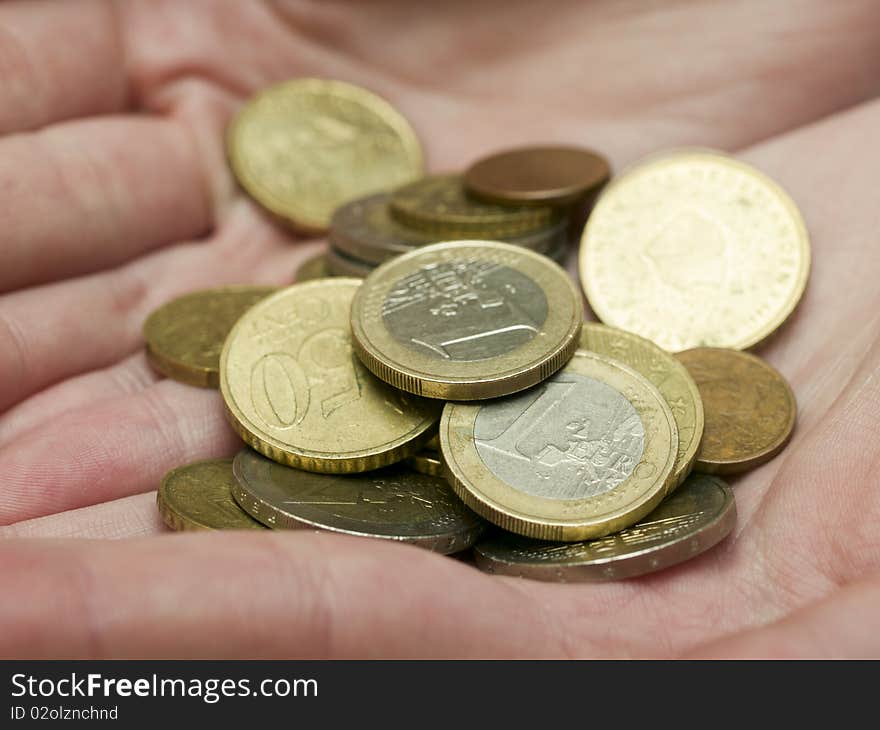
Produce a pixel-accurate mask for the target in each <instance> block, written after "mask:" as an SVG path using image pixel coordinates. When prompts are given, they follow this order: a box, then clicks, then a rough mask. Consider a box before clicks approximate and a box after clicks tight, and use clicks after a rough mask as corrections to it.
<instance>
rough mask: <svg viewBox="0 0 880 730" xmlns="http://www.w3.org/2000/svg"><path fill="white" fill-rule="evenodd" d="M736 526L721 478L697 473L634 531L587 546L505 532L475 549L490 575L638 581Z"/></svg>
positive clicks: (694, 552) (696, 551)
mask: <svg viewBox="0 0 880 730" xmlns="http://www.w3.org/2000/svg"><path fill="white" fill-rule="evenodd" d="M735 522H736V502H735V501H734V498H733V492H732V491H731V490H730V487H728V486H727V485H726V484H725V483H724V482H723V481H721V480H720V479H718V478H717V477H711V476H706V475H704V474H693V475H691V476H690V477H688V478H687V479H686V480H685V482H684V484H682V485H681V487H680V488H679V489H678V490H677V491H676V492H675V494H673V495H672V496H671V497H669V498H668V499H665V500H664V501H663V502H661V503H660V506H659V507H657V509H655V510H654V511H653V512H651V513H650V514H649V515H648V516H647V517H645V518H644V519H643V520H641V521H640V522H637V523H636V524H634V525H633V526H632V527H628V528H626V529H625V530H623V531H622V532H618V533H617V534H615V535H608V536H607V537H602V538H600V539H598V540H586V541H583V542H544V541H542V540H533V539H531V538H528V537H520V536H518V535H513V534H511V533H509V532H507V533H506V532H502V531H501V530H496V531H494V532H493V533H492V534H491V535H489V536H487V537H486V538H483V539H482V540H480V541H479V542H478V543H477V544H476V546H475V547H474V556H475V558H476V563H477V567H479V568H480V569H481V570H484V571H486V572H487V573H497V574H499V575H516V576H520V577H522V578H531V579H533V580H547V581H558V582H561V583H575V582H597V581H605V580H622V579H624V578H635V577H636V576H639V575H644V574H646V573H653V572H655V571H657V570H663V569H664V568H669V567H671V566H673V565H677V564H678V563H682V562H684V561H685V560H689V559H690V558H693V557H696V556H697V555H699V554H700V553H703V552H705V551H706V550H708V549H709V548H711V547H714V546H715V545H716V544H718V543H719V542H721V541H722V540H723V539H724V538H725V537H727V535H728V534H730V531H731V530H732V529H733V525H734V523H735Z"/></svg>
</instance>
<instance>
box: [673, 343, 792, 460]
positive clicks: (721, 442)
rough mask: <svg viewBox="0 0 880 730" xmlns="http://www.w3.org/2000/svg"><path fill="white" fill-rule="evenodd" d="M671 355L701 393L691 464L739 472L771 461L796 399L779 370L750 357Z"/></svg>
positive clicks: (718, 352) (700, 352)
mask: <svg viewBox="0 0 880 730" xmlns="http://www.w3.org/2000/svg"><path fill="white" fill-rule="evenodd" d="M676 357H677V358H678V359H679V360H680V361H681V362H682V363H683V364H684V366H685V367H686V368H687V369H688V372H689V373H690V374H691V375H692V376H693V378H694V380H695V381H696V383H697V387H698V388H699V389H700V395H701V397H702V400H703V408H704V409H705V413H706V427H705V429H704V432H703V442H702V444H701V445H700V450H699V453H698V454H697V461H696V464H695V466H694V468H695V469H697V470H698V471H702V472H706V473H707V474H738V473H740V472H744V471H748V470H749V469H753V468H755V467H756V466H760V465H761V464H763V463H765V462H767V461H770V459H772V458H773V457H774V456H776V455H777V454H778V453H779V452H780V451H782V449H783V448H784V447H785V445H786V444H787V443H788V440H789V439H790V438H791V434H792V431H793V430H794V424H795V420H796V418H797V401H796V400H795V397H794V393H793V392H792V390H791V387H790V386H789V385H788V383H787V382H786V380H785V378H784V377H782V375H781V374H780V373H779V371H778V370H776V369H775V368H773V367H772V366H771V365H769V364H768V363H766V362H764V361H763V360H761V359H760V358H759V357H756V356H755V355H751V354H749V353H747V352H737V351H736V350H725V349H722V348H714V347H698V348H694V349H693V350H686V351H685V352H680V353H678V355H676Z"/></svg>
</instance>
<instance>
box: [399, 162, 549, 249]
mask: <svg viewBox="0 0 880 730" xmlns="http://www.w3.org/2000/svg"><path fill="white" fill-rule="evenodd" d="M391 213H392V215H394V216H395V217H396V218H397V219H398V220H399V221H401V222H403V223H405V224H406V225H408V226H412V227H413V228H418V229H420V230H423V231H430V232H432V233H437V234H439V235H441V236H444V237H445V238H449V239H452V238H495V239H497V238H501V237H504V236H521V235H524V234H527V233H532V232H534V231H536V230H538V229H539V228H546V227H547V226H550V225H552V224H554V223H556V222H558V221H559V220H561V218H562V213H561V212H560V211H558V210H556V209H555V208H550V207H549V206H540V207H534V206H524V205H520V206H510V205H506V206H505V205H496V204H494V203H484V202H481V201H479V200H477V199H475V198H472V197H470V196H468V195H467V194H466V193H465V191H464V186H463V185H462V179H461V175H429V176H428V177H423V178H421V179H420V180H416V181H415V182H413V183H410V184H408V185H405V186H403V187H402V188H398V189H397V190H395V191H394V192H393V193H392V194H391Z"/></svg>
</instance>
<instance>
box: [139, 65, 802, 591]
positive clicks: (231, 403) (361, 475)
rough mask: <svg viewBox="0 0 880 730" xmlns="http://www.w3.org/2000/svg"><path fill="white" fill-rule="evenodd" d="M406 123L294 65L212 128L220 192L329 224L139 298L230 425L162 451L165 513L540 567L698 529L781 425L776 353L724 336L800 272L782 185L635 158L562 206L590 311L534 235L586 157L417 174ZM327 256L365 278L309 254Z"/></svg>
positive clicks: (661, 545)
mask: <svg viewBox="0 0 880 730" xmlns="http://www.w3.org/2000/svg"><path fill="white" fill-rule="evenodd" d="M414 140H415V135H414V134H413V133H412V130H411V129H410V127H409V125H408V124H407V123H406V122H405V120H403V118H402V117H401V116H400V115H399V113H397V112H396V111H395V110H393V109H392V108H391V107H390V106H388V105H387V103H386V102H384V101H382V100H381V99H378V97H375V96H373V95H372V94H370V93H369V92H367V91H365V90H363V89H357V88H355V87H351V86H349V85H347V84H341V83H340V82H331V81H322V80H315V79H308V80H301V81H295V82H289V83H287V84H284V85H281V86H279V87H275V88H273V89H270V90H268V91H266V92H264V93H263V94H261V95H259V96H258V97H256V99H255V100H253V101H252V102H251V103H250V104H248V105H247V106H246V107H245V108H244V110H243V111H242V112H241V114H240V115H239V117H238V118H237V120H236V122H235V123H234V124H233V125H232V127H231V132H230V138H229V143H230V158H231V160H232V164H233V169H234V170H235V172H236V174H237V176H238V178H239V180H240V181H241V184H242V186H243V187H244V188H245V190H247V191H248V192H249V193H250V194H251V195H252V196H253V197H254V198H255V199H256V200H257V201H258V202H260V203H261V204H262V205H263V206H264V207H265V208H266V209H267V210H269V211H271V212H272V213H273V214H274V215H276V216H281V217H282V218H284V219H285V220H286V221H287V222H288V223H292V224H294V225H296V226H297V228H299V229H300V230H313V231H316V230H322V229H325V228H329V231H330V235H329V238H330V243H331V249H330V251H329V253H328V256H327V258H326V259H325V260H323V261H321V262H320V265H318V266H316V267H315V268H316V269H318V270H317V271H316V272H314V273H315V280H312V281H303V282H301V283H296V284H294V285H292V286H289V287H286V288H282V289H278V290H273V291H271V292H269V291H267V290H266V289H265V288H260V287H234V288H225V289H216V290H210V291H206V292H199V293H194V294H191V295H187V296H185V297H182V298H180V299H178V300H175V301H172V302H169V303H168V304H166V305H165V306H163V307H162V308H160V309H159V310H158V311H157V312H155V313H154V314H153V315H151V316H150V318H149V319H148V321H147V323H146V324H145V328H144V332H145V339H146V342H147V350H148V354H149V358H150V362H151V363H152V364H153V365H154V367H156V368H157V369H158V370H159V371H160V372H163V373H165V374H166V375H168V376H169V377H173V378H176V379H178V380H181V381H183V382H188V383H190V384H194V385H202V386H214V387H216V386H217V385H218V384H219V388H220V390H221V393H222V397H223V401H224V403H225V406H226V410H227V413H228V416H229V420H230V423H231V424H232V427H233V428H234V429H235V431H236V432H237V433H238V434H239V435H240V436H241V438H242V440H243V441H244V443H245V444H247V448H244V449H243V450H242V451H241V452H240V453H239V454H238V455H237V456H236V457H235V458H234V459H233V460H212V461H207V462H200V463H197V464H192V465H187V466H184V467H180V468H178V469H175V470H174V471H172V472H171V473H169V474H168V475H167V476H166V478H165V480H164V481H163V483H162V485H161V487H160V489H159V492H158V502H159V509H160V511H161V513H162V515H163V517H164V519H165V521H166V523H167V524H168V525H169V526H171V527H172V528H174V529H205V528H211V529H218V528H232V529H250V528H255V529H263V528H264V527H269V528H275V529H288V528H309V529H321V530H330V531H336V532H341V533H347V534H352V535H360V536H368V537H373V538H380V539H392V540H398V541H402V542H409V543H412V544H416V545H420V546H423V547H426V548H429V549H432V550H435V551H438V552H442V553H450V554H451V553H461V552H462V551H465V550H468V549H472V551H473V552H472V554H473V557H474V560H475V562H476V564H477V566H478V567H480V568H481V569H484V570H486V571H488V572H494V573H505V574H512V575H521V576H526V577H531V578H536V579H544V580H558V581H592V580H607V579H615V578H627V577H633V576H636V575H640V574H643V573H646V572H650V571H654V570H658V569H661V568H664V567H667V566H670V565H674V564H676V563H679V562H681V561H683V560H686V559H688V558H691V557H694V556H695V555H698V554H700V553H702V552H703V551H705V550H707V549H708V548H710V547H712V546H713V545H715V544H717V543H718V542H720V541H721V540H722V539H723V538H724V537H725V536H726V535H727V534H729V533H730V531H731V530H732V528H733V525H734V522H735V516H736V508H735V501H734V498H733V493H732V491H731V489H730V487H729V486H728V485H727V484H726V483H725V482H723V481H722V480H721V479H719V478H718V477H717V476H714V475H719V474H721V475H723V474H736V473H739V472H742V471H745V470H747V469H750V468H753V467H756V466H758V465H760V464H762V463H764V462H766V461H768V460H769V459H771V458H773V457H774V456H775V455H776V454H777V453H779V451H780V450H781V449H782V448H783V447H784V445H785V443H786V442H787V440H788V438H789V437H790V435H791V433H792V430H793V428H794V423H795V418H796V410H797V407H796V402H795V399H794V395H793V393H792V391H791V389H790V388H789V386H788V384H787V383H786V381H785V380H784V378H783V377H782V376H781V374H780V373H778V372H777V371H776V370H775V369H773V368H772V367H771V366H770V365H768V364H767V363H765V362H764V361H762V360H760V359H759V358H758V357H756V356H755V355H752V354H749V353H746V352H743V351H742V350H743V349H744V348H747V347H751V346H753V345H755V344H757V343H758V342H760V341H761V340H763V339H765V338H766V337H768V336H769V335H770V334H771V333H772V332H774V331H775V330H776V329H777V328H778V327H779V326H780V325H781V324H782V323H783V322H784V321H785V319H786V318H787V317H788V315H789V314H790V313H791V312H792V311H793V310H794V308H795V306H796V305H797V302H798V300H799V299H800V297H801V295H802V293H803V291H804V287H805V284H806V280H807V275H808V272H809V265H810V256H809V239H808V236H807V233H806V230H805V228H804V225H803V222H802V220H801V217H800V214H799V213H798V211H797V208H796V207H795V205H794V203H793V202H792V201H791V200H790V199H789V198H788V196H787V195H786V194H785V193H784V192H783V191H782V190H781V189H780V188H779V187H778V186H776V185H775V183H773V182H772V181H770V180H769V179H767V178H766V177H765V176H763V175H762V174H761V173H759V172H758V171H757V170H754V169H752V168H750V167H748V166H746V165H744V164H743V163H740V162H737V161H736V160H733V159H732V158H729V157H727V156H726V155H723V154H721V153H715V152H708V151H702V150H701V151H687V150H686V151H676V152H671V153H666V154H663V155H658V156H655V157H652V158H649V159H647V160H644V161H642V162H640V163H638V164H636V165H634V166H633V167H631V168H629V169H628V170H626V171H624V173H623V174H621V175H619V176H618V177H616V178H615V179H614V180H613V181H612V182H611V183H610V184H608V185H607V186H606V187H605V189H604V191H603V192H602V193H601V194H600V196H599V197H598V199H597V201H596V203H595V206H594V207H593V210H592V213H591V214H590V217H589V219H588V220H587V222H586V225H585V227H584V229H583V235H582V238H581V249H580V273H581V283H582V285H583V287H584V291H585V293H586V295H587V298H588V301H589V303H590V306H591V308H592V310H593V312H594V313H595V314H596V315H597V316H598V317H599V318H600V319H601V320H602V321H603V322H604V323H605V324H598V323H594V322H584V320H583V300H582V297H581V293H580V291H579V290H578V289H577V288H576V287H575V285H574V283H573V281H572V279H571V278H570V277H569V276H568V274H566V272H565V271H564V270H563V269H562V268H560V267H559V266H558V265H557V264H556V263H554V262H553V261H552V259H551V257H550V256H548V254H551V253H552V250H553V249H552V244H551V243H548V240H550V239H552V238H553V237H554V236H557V235H561V238H562V240H563V241H564V240H565V234H564V233H562V234H559V233H558V232H559V231H561V230H562V228H565V229H567V228H568V227H569V221H570V220H571V219H572V213H571V211H572V210H574V209H576V208H577V207H578V206H582V205H583V204H584V201H587V200H589V199H590V197H591V196H592V195H594V194H595V192H596V191H597V190H598V188H600V187H602V186H603V185H604V183H605V182H606V181H607V179H608V177H609V174H610V173H609V169H608V166H607V164H605V163H604V161H602V158H601V157H600V156H598V155H596V154H595V153H593V152H591V151H589V150H580V149H578V148H572V147H530V148H523V149H521V150H506V151H503V152H501V153H495V154H492V155H490V156H488V157H486V158H484V159H482V160H479V161H477V162H476V163H475V164H474V165H472V166H471V167H470V168H469V169H468V170H467V171H465V172H464V173H463V174H462V175H442V176H427V177H420V175H421V170H420V169H419V167H420V165H421V152H420V150H419V148H418V143H417V142H415V141H414ZM383 187H384V188H385V190H384V191H383V190H382V189H381V188H383ZM310 196H313V199H312V198H310ZM490 238H491V239H496V240H488V239H490ZM438 239H439V240H440V241H441V242H436V241H437V240H438ZM497 239H504V240H497ZM337 258H338V259H339V260H340V261H344V262H345V265H346V266H348V265H352V266H356V267H359V268H352V269H347V270H345V271H343V270H341V269H340V268H338V266H337V264H336V263H334V262H335V260H336V259H337ZM352 262H354V263H352ZM346 271H348V272H350V273H354V272H357V273H359V274H361V275H363V276H364V278H363V279H360V278H350V277H345V276H336V277H333V278H324V277H325V276H326V275H328V274H329V273H331V272H333V273H336V274H340V273H345V272H346ZM673 353H676V354H673Z"/></svg>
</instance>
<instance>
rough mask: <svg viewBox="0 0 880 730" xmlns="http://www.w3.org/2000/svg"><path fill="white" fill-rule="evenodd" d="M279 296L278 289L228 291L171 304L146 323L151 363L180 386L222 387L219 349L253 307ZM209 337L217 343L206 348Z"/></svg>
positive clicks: (188, 297)
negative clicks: (213, 338) (271, 297)
mask: <svg viewBox="0 0 880 730" xmlns="http://www.w3.org/2000/svg"><path fill="white" fill-rule="evenodd" d="M276 291H278V287H274V286H248V285H243V286H225V287H218V288H215V289H202V290H200V291H195V292H190V293H189V294H184V295H182V296H180V297H177V298H176V299H172V300H171V301H169V302H166V303H165V304H163V305H162V306H161V307H159V308H158V309H156V310H155V311H153V312H152V313H151V314H150V315H149V316H148V317H147V319H146V321H145V322H144V326H143V336H144V343H145V347H146V352H147V361H148V362H149V363H150V365H151V366H152V368H153V369H154V370H156V371H157V372H159V373H162V375H165V376H166V377H169V378H171V379H172V380H176V381H178V382H179V383H186V384H187V385H195V386H196V387H199V388H217V387H218V386H219V385H220V350H221V349H222V347H223V341H224V339H225V338H226V335H227V334H229V330H230V329H232V326H233V325H234V324H235V322H236V320H237V319H238V318H239V317H240V316H241V315H242V314H244V313H245V312H246V311H247V310H248V309H249V308H250V307H251V306H253V305H254V304H256V303H257V302H258V301H260V300H261V299H264V298H266V297H267V296H269V295H270V294H272V293H273V292H276ZM212 310H213V313H212ZM181 325H186V326H185V327H183V328H181ZM206 335H214V336H215V339H216V341H215V342H210V343H206V342H205V341H204V338H205V337H206ZM206 344H209V345H210V347H209V348H208V349H209V350H210V351H211V352H212V353H213V354H212V355H210V356H206V354H205V351H206Z"/></svg>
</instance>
